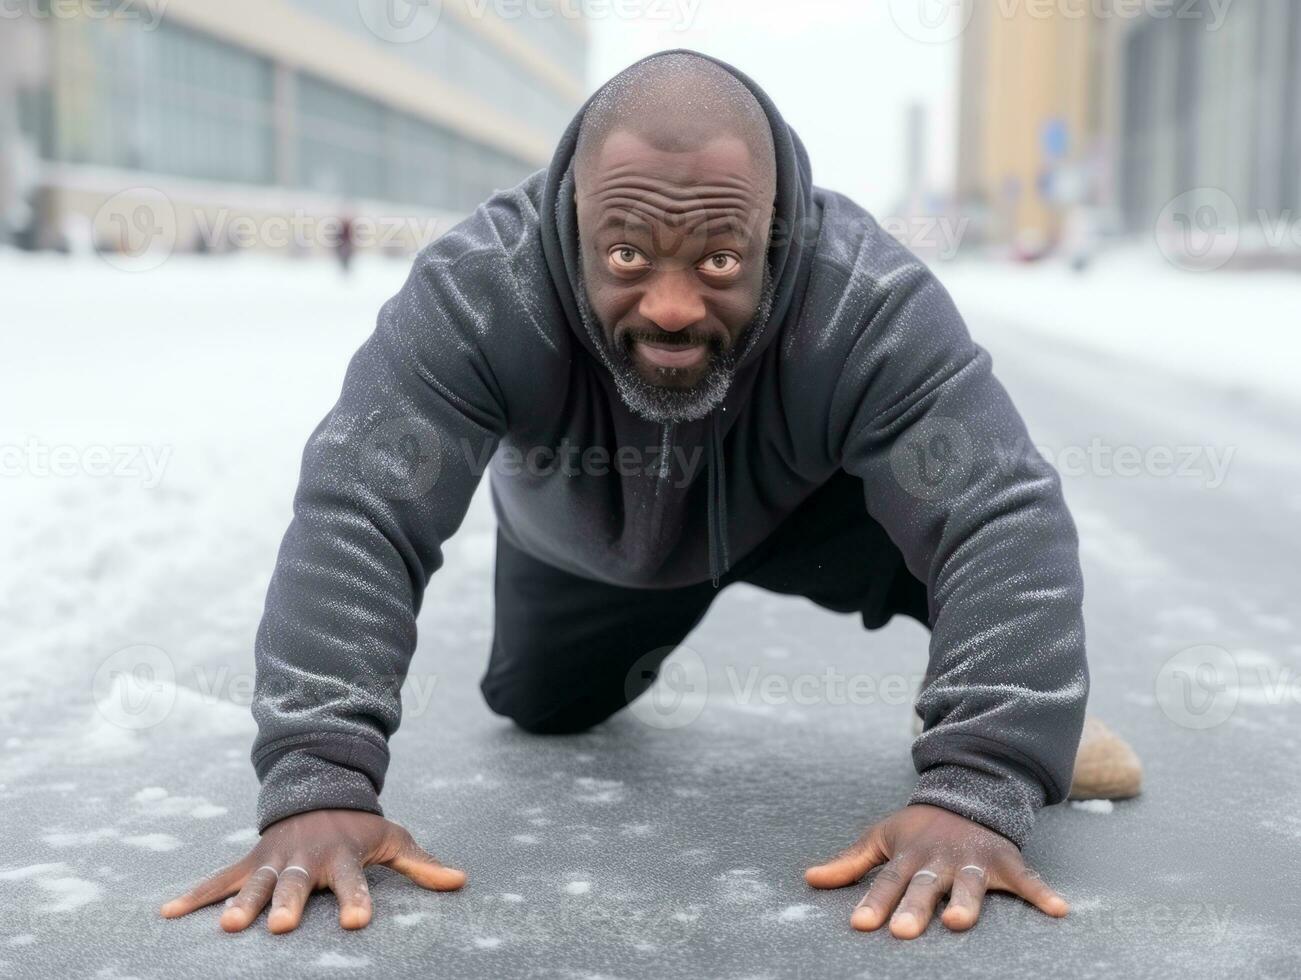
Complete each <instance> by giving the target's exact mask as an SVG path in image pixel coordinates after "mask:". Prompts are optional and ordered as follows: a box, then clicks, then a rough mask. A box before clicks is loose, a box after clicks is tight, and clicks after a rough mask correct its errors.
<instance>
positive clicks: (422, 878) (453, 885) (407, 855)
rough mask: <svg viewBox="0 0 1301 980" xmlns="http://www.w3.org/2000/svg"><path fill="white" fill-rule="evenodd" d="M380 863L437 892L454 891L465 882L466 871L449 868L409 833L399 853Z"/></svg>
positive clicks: (399, 848)
mask: <svg viewBox="0 0 1301 980" xmlns="http://www.w3.org/2000/svg"><path fill="white" fill-rule="evenodd" d="M379 863H380V864H382V865H384V866H385V867H387V868H392V869H393V870H394V871H396V872H398V873H399V874H404V875H406V876H407V877H408V878H410V879H411V880H412V881H414V882H415V883H416V884H417V885H419V886H420V887H421V888H428V889H430V890H431V891H436V892H453V891H456V889H458V888H460V887H461V886H462V885H464V884H465V872H464V871H458V870H457V869H455V868H447V867H444V866H443V865H442V864H439V863H438V860H437V859H436V858H435V857H434V856H433V855H432V854H430V853H429V852H428V851H426V850H425V849H424V848H423V847H421V846H420V845H419V844H417V843H416V842H415V840H414V839H412V837H411V836H410V835H409V834H408V835H407V836H406V837H405V838H404V839H403V841H402V842H401V843H400V844H399V845H398V851H397V853H396V854H395V855H394V856H393V857H391V858H389V859H388V860H387V861H381V862H379Z"/></svg>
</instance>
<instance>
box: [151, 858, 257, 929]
mask: <svg viewBox="0 0 1301 980" xmlns="http://www.w3.org/2000/svg"><path fill="white" fill-rule="evenodd" d="M248 865H249V859H248V858H245V859H244V860H242V861H239V862H236V863H235V864H232V865H229V866H228V867H225V868H222V869H221V870H220V871H216V872H213V873H212V874H210V875H209V876H208V877H207V878H205V879H203V881H201V882H199V883H198V884H197V885H195V886H194V887H193V888H191V889H190V890H189V891H188V892H186V893H185V894H184V895H182V896H180V897H179V898H174V899H172V900H171V901H170V902H167V903H165V904H164V905H163V906H162V908H160V909H159V910H158V911H159V912H160V913H161V914H162V915H163V917H164V918H168V919H175V918H176V917H177V916H181V915H189V914H190V913H191V912H193V911H194V910H195V909H201V908H203V907H204V906H205V905H211V904H212V903H213V902H220V901H221V900H222V899H223V898H225V897H226V896H227V895H233V894H234V893H235V892H237V891H239V889H240V885H241V884H242V883H243V881H244V876H245V875H246V874H247V873H248Z"/></svg>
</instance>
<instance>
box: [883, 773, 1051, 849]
mask: <svg viewBox="0 0 1301 980" xmlns="http://www.w3.org/2000/svg"><path fill="white" fill-rule="evenodd" d="M1044 800H1045V794H1044V788H1043V784H1041V783H1040V782H1039V781H1038V780H1037V779H1035V778H1033V777H1032V776H1030V775H1029V774H1026V775H1024V776H1023V775H1020V774H1018V773H1016V772H1014V771H1012V770H1010V769H1007V770H1003V771H1001V772H988V771H985V770H983V769H972V768H970V767H969V766H960V765H949V764H942V765H938V766H932V767H931V768H929V769H927V770H926V771H925V772H923V773H922V774H921V775H920V776H918V778H917V788H916V789H915V790H913V794H912V796H911V797H909V798H908V803H909V804H910V805H911V804H914V803H926V804H929V805H930V806H938V807H942V808H943V809H945V810H950V811H952V812H953V813H956V814H958V815H959V816H962V817H966V818H967V819H968V820H974V821H975V822H976V823H978V824H982V825H983V826H985V827H988V828H989V829H990V830H993V831H995V832H996V833H999V834H1002V835H1003V836H1004V837H1006V838H1007V839H1008V840H1010V841H1011V842H1012V843H1013V844H1015V845H1016V846H1017V847H1023V846H1025V842H1026V841H1027V840H1029V838H1030V832H1031V831H1032V830H1033V829H1034V818H1035V814H1036V813H1037V812H1038V811H1039V809H1040V808H1041V807H1042V806H1043V805H1044Z"/></svg>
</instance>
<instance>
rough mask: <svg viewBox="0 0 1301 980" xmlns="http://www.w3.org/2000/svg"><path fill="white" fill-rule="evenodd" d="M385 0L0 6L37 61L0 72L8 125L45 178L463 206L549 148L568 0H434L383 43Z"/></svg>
mask: <svg viewBox="0 0 1301 980" xmlns="http://www.w3.org/2000/svg"><path fill="white" fill-rule="evenodd" d="M395 2H396V0H259V2H257V3H252V2H251V0H230V2H227V3H223V4H214V3H212V2H211V0H172V2H171V3H170V4H169V5H167V6H165V7H163V8H162V11H163V16H162V18H161V19H160V20H159V21H158V22H157V23H149V22H148V21H147V20H146V19H144V18H141V17H115V16H111V15H108V14H107V11H108V10H109V9H111V8H109V7H108V6H106V8H105V9H106V15H105V16H89V15H86V14H85V13H84V10H88V9H90V8H88V7H85V5H83V13H82V15H80V16H55V15H54V14H52V13H51V8H50V6H49V4H48V3H46V4H45V5H44V7H42V6H40V5H36V6H31V7H30V10H29V12H28V13H27V15H26V17H25V19H26V20H27V23H26V24H23V23H21V22H20V19H17V20H16V19H15V18H6V19H5V20H0V61H3V60H4V59H5V57H6V53H7V52H9V51H13V50H17V49H18V48H20V47H21V48H22V49H23V50H25V51H26V50H29V49H31V48H33V40H35V41H36V42H37V43H35V45H34V47H35V48H39V51H38V52H37V54H36V56H35V58H34V59H33V60H34V61H35V62H36V63H37V65H38V69H37V70H36V71H35V72H34V73H32V72H29V73H27V75H26V76H25V77H23V78H18V79H9V80H6V78H5V77H4V75H3V73H2V72H0V108H4V103H5V102H6V101H7V102H8V103H9V105H10V106H11V108H12V111H11V112H10V113H9V118H11V119H12V120H13V121H12V123H11V124H10V127H9V128H10V130H11V133H10V135H9V139H10V140H12V139H14V138H15V136H16V138H17V139H20V140H22V141H23V142H24V143H25V145H26V146H27V147H29V148H30V151H31V152H32V154H33V155H35V156H36V157H37V158H38V159H39V160H41V161H42V162H44V163H45V164H49V165H52V166H51V167H50V168H49V169H50V172H51V173H57V174H58V175H60V176H58V177H55V178H50V180H54V181H58V180H66V179H69V178H68V175H69V174H73V175H75V174H76V173H77V172H79V171H81V172H89V171H92V170H94V171H103V170H109V171H130V172H132V173H135V174H139V175H142V176H141V180H140V182H141V183H142V184H150V185H153V184H155V183H157V182H158V180H157V179H156V178H177V179H180V180H183V181H187V182H204V183H208V184H212V185H221V186H222V187H223V188H225V189H226V190H224V191H223V192H222V193H226V194H227V195H229V194H231V193H237V192H238V188H248V189H260V190H262V191H276V192H280V193H282V194H283V193H289V194H291V195H292V194H293V193H294V192H297V193H300V194H302V195H304V196H310V197H312V199H314V200H317V201H319V200H322V199H324V198H330V199H333V200H336V201H341V202H349V206H351V205H352V204H354V203H356V202H386V203H390V204H397V205H403V206H410V207H411V208H413V209H421V210H429V211H436V212H440V213H447V214H460V213H466V212H468V211H470V210H472V209H473V208H474V207H475V206H476V205H478V204H479V203H480V202H482V201H483V200H485V199H486V198H487V197H489V196H490V195H491V194H492V193H493V192H494V190H497V189H500V188H505V187H510V186H513V185H514V184H516V183H518V182H519V181H520V180H521V179H523V178H524V177H525V176H527V175H528V174H529V173H531V172H533V171H535V170H537V169H538V168H540V167H542V166H545V164H546V163H547V160H548V159H549V154H550V147H551V146H553V145H554V142H555V140H556V139H557V138H558V137H559V135H560V133H561V132H562V130H563V128H564V126H565V125H566V124H567V123H568V122H569V120H570V119H571V118H572V116H573V113H574V112H575V111H576V110H577V108H578V107H579V105H580V103H581V101H582V98H583V96H584V94H585V85H586V60H587V56H586V55H587V37H586V28H585V25H584V24H583V23H582V22H581V21H580V20H578V19H577V18H576V17H575V15H574V12H575V10H577V9H578V7H577V5H576V4H574V3H572V2H569V0H556V2H559V3H562V4H563V7H562V6H557V7H555V8H551V7H549V6H548V2H546V0H534V2H531V3H530V4H529V5H528V6H527V7H523V6H521V9H520V16H517V17H507V16H504V15H503V14H499V13H497V12H496V7H497V6H499V5H493V4H483V3H478V2H475V0H443V2H442V3H441V4H433V5H432V6H431V7H430V9H433V10H436V11H437V12H438V13H437V17H436V21H431V22H430V24H429V25H428V27H427V29H426V30H424V31H422V32H420V36H417V37H413V38H410V39H404V41H403V42H402V43H398V42H396V41H394V40H393V39H386V38H384V37H382V36H380V35H379V34H378V33H377V32H376V31H375V29H374V26H373V25H374V24H375V19H374V18H375V17H376V16H380V15H381V14H382V13H383V12H384V10H385V9H388V10H391V9H392V6H393V4H394V3H395ZM368 5H369V6H368ZM114 6H119V5H114ZM42 11H44V13H42ZM525 11H528V12H527V13H526V12H525ZM6 35H9V38H8V42H9V43H8V46H7V45H6ZM425 92H428V95H427V96H425V95H424V94H423V93H425ZM3 118H4V117H3V116H0V123H3ZM0 128H3V127H0ZM0 136H4V133H0ZM145 175H147V177H148V179H145ZM232 189H234V190H232ZM0 203H3V202H2V201H0ZM336 206H338V205H336Z"/></svg>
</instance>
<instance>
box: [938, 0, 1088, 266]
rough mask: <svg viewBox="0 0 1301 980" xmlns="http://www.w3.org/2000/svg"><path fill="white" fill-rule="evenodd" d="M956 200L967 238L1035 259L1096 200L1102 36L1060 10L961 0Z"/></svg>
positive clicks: (1063, 8) (1082, 20) (1084, 21)
mask: <svg viewBox="0 0 1301 980" xmlns="http://www.w3.org/2000/svg"><path fill="white" fill-rule="evenodd" d="M967 3H968V4H969V8H968V11H967V14H968V15H969V17H970V21H969V24H968V27H967V29H966V31H965V32H964V33H963V35H962V66H961V71H960V75H959V78H960V86H961V90H960V98H959V134H958V165H957V188H956V191H957V196H958V200H959V204H960V206H961V207H962V208H963V210H964V211H965V212H966V213H967V214H968V215H970V216H972V218H973V223H972V226H971V229H970V236H971V238H972V239H973V240H977V241H993V242H1001V243H1010V244H1015V245H1016V246H1017V247H1018V248H1020V249H1021V250H1022V251H1024V252H1025V253H1027V254H1030V255H1034V254H1038V253H1040V252H1042V251H1044V250H1045V249H1047V248H1049V247H1051V246H1052V245H1054V244H1056V243H1057V242H1058V240H1059V239H1060V238H1061V236H1062V234H1063V231H1064V222H1065V218H1066V215H1067V213H1068V211H1069V210H1070V209H1071V208H1072V207H1075V206H1078V205H1082V204H1084V203H1086V202H1087V201H1088V200H1089V199H1090V198H1091V197H1092V196H1094V195H1096V181H1097V161H1098V156H1099V143H1100V136H1101V133H1100V125H1101V120H1100V106H1101V104H1102V94H1101V80H1102V75H1101V70H1100V69H1101V60H1102V54H1103V43H1102V42H1103V37H1102V32H1101V30H1100V25H1099V23H1098V21H1097V20H1096V19H1095V18H1094V17H1092V16H1088V15H1085V16H1075V15H1073V14H1072V12H1071V11H1070V10H1069V9H1068V8H1069V6H1070V5H1069V4H1055V5H1051V6H1048V7H1045V6H1044V5H1041V4H1028V3H1022V4H1016V5H1010V6H1009V5H1005V4H999V3H987V2H984V0H967Z"/></svg>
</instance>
